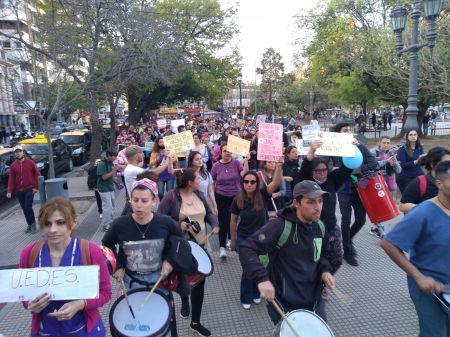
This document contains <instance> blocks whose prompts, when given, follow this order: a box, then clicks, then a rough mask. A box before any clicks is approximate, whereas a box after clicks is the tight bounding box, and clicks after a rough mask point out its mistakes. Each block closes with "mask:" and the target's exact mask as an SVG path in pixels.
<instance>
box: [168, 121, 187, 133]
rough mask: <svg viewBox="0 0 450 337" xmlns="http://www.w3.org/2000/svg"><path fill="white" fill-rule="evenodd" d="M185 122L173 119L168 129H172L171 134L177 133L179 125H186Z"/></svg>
mask: <svg viewBox="0 0 450 337" xmlns="http://www.w3.org/2000/svg"><path fill="white" fill-rule="evenodd" d="M185 123H186V122H185V120H184V119H174V120H171V121H170V127H171V128H172V132H173V133H177V132H178V127H179V126H180V125H186V124H185Z"/></svg>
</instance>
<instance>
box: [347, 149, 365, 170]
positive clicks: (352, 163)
mask: <svg viewBox="0 0 450 337" xmlns="http://www.w3.org/2000/svg"><path fill="white" fill-rule="evenodd" d="M342 162H343V163H344V165H345V166H346V167H348V168H349V169H357V168H358V167H360V166H361V164H362V163H363V156H362V153H361V151H359V149H358V147H357V146H356V145H355V156H354V157H342Z"/></svg>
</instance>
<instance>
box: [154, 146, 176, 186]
mask: <svg viewBox="0 0 450 337" xmlns="http://www.w3.org/2000/svg"><path fill="white" fill-rule="evenodd" d="M163 160H164V154H163V153H161V152H160V153H159V155H158V166H159V165H161V163H162V161H163ZM172 179H175V177H174V176H173V175H171V174H170V173H169V169H167V168H166V169H165V170H164V171H162V172H161V173H160V174H159V180H161V181H169V180H172Z"/></svg>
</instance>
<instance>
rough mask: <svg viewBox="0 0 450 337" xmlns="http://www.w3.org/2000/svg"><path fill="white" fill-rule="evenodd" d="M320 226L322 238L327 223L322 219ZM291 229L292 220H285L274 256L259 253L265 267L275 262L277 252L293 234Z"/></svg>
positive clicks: (319, 222)
mask: <svg viewBox="0 0 450 337" xmlns="http://www.w3.org/2000/svg"><path fill="white" fill-rule="evenodd" d="M318 224H319V227H320V232H321V233H322V239H323V238H324V237H325V224H324V223H323V222H322V220H319V221H318ZM291 230H292V222H290V221H289V220H286V219H285V220H284V227H283V231H282V232H281V235H280V237H279V238H278V242H277V245H276V247H275V248H276V251H275V252H274V253H275V255H274V254H272V258H271V259H270V258H269V254H263V255H259V261H260V262H261V264H262V265H263V266H264V268H268V266H269V264H270V262H272V263H273V261H274V260H275V258H276V253H277V252H278V251H279V250H280V248H281V247H283V246H284V244H285V243H286V242H287V240H288V238H289V235H290V234H291ZM318 257H319V258H320V251H319V252H318Z"/></svg>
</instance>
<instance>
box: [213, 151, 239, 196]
mask: <svg viewBox="0 0 450 337" xmlns="http://www.w3.org/2000/svg"><path fill="white" fill-rule="evenodd" d="M243 169H244V167H243V166H242V163H241V162H240V161H238V160H236V159H233V160H231V161H230V162H229V163H226V164H223V163H221V162H220V161H218V162H217V163H215V164H214V165H213V167H212V170H211V176H212V178H213V179H214V181H215V182H216V193H217V194H221V195H223V196H226V197H234V196H236V195H237V194H238V193H239V192H240V191H241V174H240V173H241V171H242V170H243Z"/></svg>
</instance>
